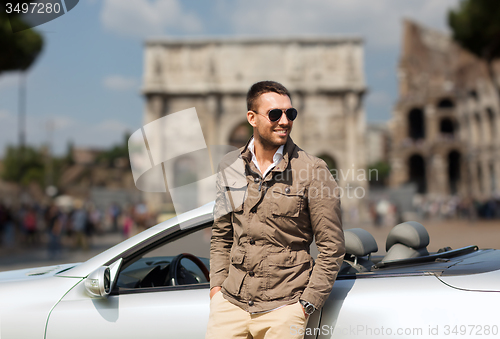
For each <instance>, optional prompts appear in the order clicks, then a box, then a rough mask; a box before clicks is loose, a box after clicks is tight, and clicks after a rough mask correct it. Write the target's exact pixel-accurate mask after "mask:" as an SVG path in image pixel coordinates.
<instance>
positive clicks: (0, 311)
mask: <svg viewBox="0 0 500 339" xmlns="http://www.w3.org/2000/svg"><path fill="white" fill-rule="evenodd" d="M30 278H31V279H22V280H20V279H18V280H11V281H6V282H1V283H0V300H1V302H0V338H2V339H8V338H23V339H25V338H26V339H28V338H40V339H42V338H44V334H45V326H46V323H47V319H48V317H49V314H50V311H51V310H52V308H53V307H54V306H55V305H56V304H57V302H58V301H59V300H60V299H61V298H62V297H63V296H64V295H65V294H66V292H67V291H69V290H70V289H71V288H72V287H73V286H75V285H76V284H77V283H78V282H80V281H81V279H78V278H59V277H54V276H48V277H43V276H42V277H40V276H38V277H30Z"/></svg>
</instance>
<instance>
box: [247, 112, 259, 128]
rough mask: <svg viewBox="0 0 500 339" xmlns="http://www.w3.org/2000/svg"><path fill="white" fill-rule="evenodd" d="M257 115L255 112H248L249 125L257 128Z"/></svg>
mask: <svg viewBox="0 0 500 339" xmlns="http://www.w3.org/2000/svg"><path fill="white" fill-rule="evenodd" d="M256 115H257V113H255V112H254V111H248V112H247V120H248V123H249V124H250V125H251V126H252V127H255V126H257V124H256V123H255V118H256Z"/></svg>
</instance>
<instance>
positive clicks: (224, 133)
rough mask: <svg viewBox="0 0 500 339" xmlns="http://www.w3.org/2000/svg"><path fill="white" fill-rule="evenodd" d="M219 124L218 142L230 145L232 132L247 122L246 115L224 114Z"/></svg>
mask: <svg viewBox="0 0 500 339" xmlns="http://www.w3.org/2000/svg"><path fill="white" fill-rule="evenodd" d="M219 121H220V123H219V124H218V126H217V127H218V130H217V134H218V138H217V139H218V142H219V143H220V144H224V145H229V139H230V138H231V134H232V133H233V132H234V130H235V129H236V128H237V127H238V126H240V125H242V124H244V123H247V122H248V121H247V119H246V115H243V116H242V115H236V114H227V113H225V114H223V115H222V116H221V119H220V120H219Z"/></svg>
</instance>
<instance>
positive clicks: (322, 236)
mask: <svg viewBox="0 0 500 339" xmlns="http://www.w3.org/2000/svg"><path fill="white" fill-rule="evenodd" d="M339 195H340V194H339V188H338V185H337V183H336V181H335V179H334V178H333V176H332V174H331V173H330V171H329V170H328V167H327V165H326V163H325V162H324V161H323V160H321V159H318V161H317V163H316V164H315V166H314V167H313V173H312V180H311V184H310V186H309V189H308V206H309V213H310V218H311V227H312V231H313V234H314V238H315V241H316V246H317V247H318V250H319V255H318V257H317V259H316V262H315V265H314V268H313V270H312V274H311V277H310V279H309V284H308V285H307V287H306V289H305V290H304V292H303V294H302V296H301V299H302V300H305V301H308V302H310V303H311V304H313V305H314V306H315V307H316V308H321V307H322V306H323V304H324V303H325V301H326V299H327V298H328V296H329V294H330V292H331V290H332V287H333V283H334V282H335V279H336V278H337V274H338V272H339V269H340V266H341V265H342V261H343V259H344V254H345V244H344V232H343V230H342V217H341V211H340V197H339Z"/></svg>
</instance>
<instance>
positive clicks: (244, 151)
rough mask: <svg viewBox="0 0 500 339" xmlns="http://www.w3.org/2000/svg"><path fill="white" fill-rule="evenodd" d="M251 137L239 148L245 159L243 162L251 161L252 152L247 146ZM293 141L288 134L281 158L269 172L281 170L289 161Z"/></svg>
mask: <svg viewBox="0 0 500 339" xmlns="http://www.w3.org/2000/svg"><path fill="white" fill-rule="evenodd" d="M252 139H253V135H252V136H251V137H250V139H248V141H247V143H246V145H245V146H243V148H242V149H241V157H242V158H243V160H244V161H245V163H247V164H250V163H251V162H252V152H250V149H249V148H248V145H249V144H250V141H251V140H252ZM295 146H296V145H295V143H294V142H293V140H292V138H291V137H290V135H289V136H288V138H287V140H286V143H285V147H284V149H283V158H282V159H281V161H280V162H279V163H278V164H277V165H276V166H275V167H274V168H273V169H272V170H271V172H283V171H284V170H285V168H287V166H288V162H289V161H290V157H291V156H292V153H293V150H294V149H295Z"/></svg>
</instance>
